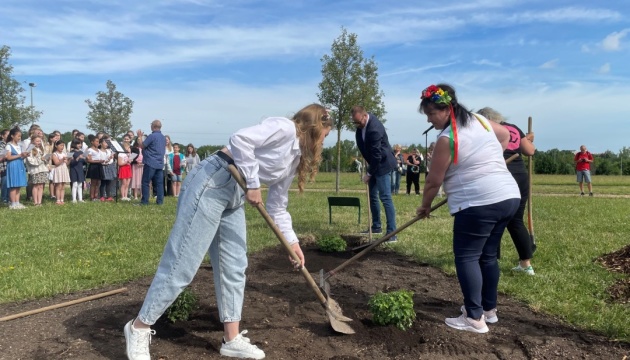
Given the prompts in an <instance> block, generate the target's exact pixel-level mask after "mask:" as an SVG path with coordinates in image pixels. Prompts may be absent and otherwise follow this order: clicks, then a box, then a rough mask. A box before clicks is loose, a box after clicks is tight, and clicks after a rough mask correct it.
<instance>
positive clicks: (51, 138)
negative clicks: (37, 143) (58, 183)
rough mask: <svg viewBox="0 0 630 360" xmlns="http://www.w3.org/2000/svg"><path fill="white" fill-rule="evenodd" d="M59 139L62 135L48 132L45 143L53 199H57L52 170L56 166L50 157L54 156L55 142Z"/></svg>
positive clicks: (49, 191)
mask: <svg viewBox="0 0 630 360" xmlns="http://www.w3.org/2000/svg"><path fill="white" fill-rule="evenodd" d="M59 139H61V137H60V136H59V135H57V133H56V132H54V131H53V132H51V133H50V134H48V141H47V142H46V144H45V145H44V154H45V155H48V158H49V160H48V173H49V174H50V175H49V176H48V193H49V194H50V199H51V200H56V199H55V185H54V184H53V182H52V171H53V169H54V168H55V166H54V165H53V164H52V161H51V160H50V158H51V157H52V154H53V153H54V152H55V143H56V142H57V140H59Z"/></svg>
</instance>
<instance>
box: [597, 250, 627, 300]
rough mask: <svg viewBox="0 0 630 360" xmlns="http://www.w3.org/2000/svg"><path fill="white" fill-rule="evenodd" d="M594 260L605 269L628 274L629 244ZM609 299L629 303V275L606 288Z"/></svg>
mask: <svg viewBox="0 0 630 360" xmlns="http://www.w3.org/2000/svg"><path fill="white" fill-rule="evenodd" d="M596 261H597V262H598V263H600V264H602V266H604V267H605V268H606V269H607V270H609V271H613V272H618V273H621V274H626V275H630V245H627V246H626V247H624V248H622V249H621V250H618V251H615V252H613V253H610V254H606V255H604V256H601V257H599V258H598V259H596ZM608 293H609V294H610V298H611V301H613V302H617V303H621V304H628V303H630V277H627V278H625V279H619V280H617V281H616V282H615V283H614V284H613V285H612V286H611V287H610V288H608Z"/></svg>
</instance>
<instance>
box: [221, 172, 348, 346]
mask: <svg viewBox="0 0 630 360" xmlns="http://www.w3.org/2000/svg"><path fill="white" fill-rule="evenodd" d="M228 169H229V170H230V173H231V174H232V176H233V177H234V179H236V181H237V182H238V184H239V185H240V186H241V188H243V190H244V191H247V185H246V184H245V181H244V180H243V178H242V177H241V174H240V173H239V172H238V170H237V169H236V167H235V166H234V165H229V167H228ZM256 209H258V212H259V213H260V214H261V215H262V217H263V218H264V219H265V221H266V222H267V225H269V227H270V228H271V230H273V232H274V233H275V234H276V236H277V237H278V240H280V242H281V243H282V245H283V246H284V249H285V250H286V251H287V253H289V255H290V256H291V258H292V259H293V260H295V261H296V262H297V263H298V264H299V263H300V258H299V257H298V256H297V254H296V253H295V251H293V248H291V245H289V242H288V241H287V239H286V238H285V237H284V235H283V234H282V232H281V231H280V228H278V225H276V223H275V222H274V221H273V219H272V218H271V216H269V213H267V210H266V209H265V207H264V205H263V204H258V205H257V206H256ZM300 272H302V275H303V276H304V278H305V279H306V282H307V283H308V284H309V286H310V287H311V289H312V290H313V292H315V295H317V298H318V300H319V302H320V303H321V304H322V307H323V308H324V309H325V310H326V315H328V320H329V321H330V325H331V326H332V328H333V330H335V331H336V332H339V333H342V334H354V330H353V329H352V328H351V327H350V325H348V324H346V323H345V322H346V321H352V319H350V318H348V317H345V316H343V314H342V311H341V307H340V306H339V304H338V303H337V302H336V301H335V300H333V299H332V298H330V296H329V297H328V299H326V297H325V296H324V294H322V292H321V291H320V290H319V288H318V287H317V284H316V283H315V280H313V277H312V276H311V274H310V273H309V272H308V270H307V269H306V267H304V266H301V265H300Z"/></svg>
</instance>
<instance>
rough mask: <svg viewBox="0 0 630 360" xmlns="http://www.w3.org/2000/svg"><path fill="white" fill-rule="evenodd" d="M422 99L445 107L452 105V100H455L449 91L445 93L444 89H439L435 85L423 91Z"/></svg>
mask: <svg viewBox="0 0 630 360" xmlns="http://www.w3.org/2000/svg"><path fill="white" fill-rule="evenodd" d="M420 99H422V100H424V99H429V100H430V101H431V102H433V103H435V104H444V105H450V104H451V100H453V98H451V96H450V95H449V94H448V91H444V90H442V88H439V87H437V86H435V85H431V86H429V87H427V88H426V89H424V90H422V96H420Z"/></svg>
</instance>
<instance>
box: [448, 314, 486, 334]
mask: <svg viewBox="0 0 630 360" xmlns="http://www.w3.org/2000/svg"><path fill="white" fill-rule="evenodd" d="M484 318H485V316H483V315H481V319H479V320H475V319H471V318H469V317H467V316H466V315H464V314H461V315H460V316H459V317H456V318H446V320H444V322H445V323H446V325H448V326H450V327H452V328H454V329H457V330H465V331H471V332H474V333H478V334H484V333H487V332H488V331H489V330H490V329H488V325H486V321H485V320H484Z"/></svg>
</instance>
